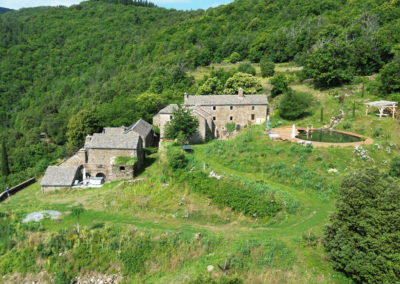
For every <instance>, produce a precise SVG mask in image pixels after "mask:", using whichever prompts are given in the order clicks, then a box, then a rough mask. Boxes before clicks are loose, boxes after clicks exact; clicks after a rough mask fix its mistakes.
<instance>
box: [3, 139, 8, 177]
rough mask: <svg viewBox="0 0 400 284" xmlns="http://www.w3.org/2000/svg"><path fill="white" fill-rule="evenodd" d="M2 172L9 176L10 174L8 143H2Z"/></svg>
mask: <svg viewBox="0 0 400 284" xmlns="http://www.w3.org/2000/svg"><path fill="white" fill-rule="evenodd" d="M1 173H2V175H3V176H5V177H6V176H8V175H9V174H10V168H9V165H8V153H7V148H6V143H4V141H3V143H1Z"/></svg>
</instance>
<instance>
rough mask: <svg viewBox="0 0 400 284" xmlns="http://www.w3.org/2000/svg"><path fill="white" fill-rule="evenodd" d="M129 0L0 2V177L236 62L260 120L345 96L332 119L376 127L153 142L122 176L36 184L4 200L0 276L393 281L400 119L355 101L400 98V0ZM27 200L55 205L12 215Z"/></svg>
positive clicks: (50, 157) (197, 89)
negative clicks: (194, 0) (304, 137)
mask: <svg viewBox="0 0 400 284" xmlns="http://www.w3.org/2000/svg"><path fill="white" fill-rule="evenodd" d="M115 2H119V3H120V4H116V3H115ZM130 2H131V1H124V0H104V1H86V2H82V3H81V4H79V5H73V6H71V7H69V8H67V7H40V8H32V9H22V10H18V11H12V12H9V13H5V14H2V15H0V34H1V35H2V36H1V37H0V99H1V102H2V103H1V104H0V117H1V119H0V121H1V125H0V144H1V153H0V156H1V165H0V166H1V172H0V192H1V191H2V190H3V189H4V188H5V187H6V186H7V185H8V186H12V185H15V184H17V183H19V182H21V181H23V180H26V179H27V178H30V177H37V178H40V176H41V175H42V174H43V172H44V170H45V169H46V167H47V166H48V165H50V164H55V163H57V162H58V161H60V160H62V159H64V158H66V157H69V156H70V155H71V154H73V153H74V152H75V151H76V149H78V148H79V146H81V145H82V142H83V141H82V137H85V135H87V134H90V133H91V132H94V131H100V130H101V128H102V127H105V126H122V125H125V126H126V125H130V124H131V123H133V122H135V121H136V120H138V119H139V118H143V119H145V120H147V121H149V122H151V119H152V117H153V115H154V114H155V113H157V112H158V111H159V110H160V109H161V108H163V107H164V106H166V105H167V104H169V103H180V102H182V100H183V93H185V92H187V93H190V94H198V95H201V94H210V93H224V92H225V91H226V90H230V89H232V85H229V84H228V82H232V81H234V79H235V78H238V77H239V78H240V76H242V75H243V74H241V73H248V74H251V75H246V76H247V77H244V78H248V81H247V82H245V83H249V82H254V85H255V86H251V87H249V89H252V91H253V90H255V92H257V93H267V94H268V95H270V96H269V105H270V110H271V126H272V127H273V128H278V127H285V126H291V125H292V124H296V125H297V126H302V127H307V126H311V127H314V128H318V127H322V126H325V125H328V124H329V123H330V120H331V118H332V117H336V116H338V115H339V114H340V113H342V112H343V120H342V121H341V122H340V123H339V124H338V125H337V126H336V129H338V130H342V131H349V132H354V133H357V134H360V135H364V136H367V137H371V138H372V139H373V143H372V144H371V145H368V146H365V147H362V148H361V150H360V149H359V150H357V151H356V150H355V149H354V147H341V148H339V147H338V148H336V147H327V148H325V147H323V148H317V147H304V146H301V145H297V144H295V143H291V142H283V141H274V140H271V139H269V138H268V137H267V136H266V135H265V126H251V127H247V128H244V129H242V130H241V131H240V132H239V133H238V135H237V136H235V137H234V138H232V139H229V140H226V141H209V142H207V143H204V144H202V145H195V146H194V152H193V153H192V154H187V153H182V152H181V149H180V148H181V147H180V145H178V143H173V142H166V143H163V144H162V145H161V147H160V151H159V152H158V153H155V154H151V155H150V156H148V157H147V160H146V168H145V170H144V171H143V172H141V173H140V175H139V176H138V177H136V178H135V179H134V180H128V181H117V182H112V183H107V184H106V185H105V186H104V187H103V188H101V189H65V190H61V191H57V192H53V193H49V194H43V193H41V191H40V186H39V184H38V183H37V184H34V185H32V186H30V187H28V188H27V189H25V190H23V191H21V192H20V193H18V194H16V195H15V196H12V197H11V198H9V199H7V200H6V201H4V202H1V203H0V282H5V283H27V282H29V283H31V282H33V281H36V282H37V283H63V284H64V283H65V284H67V283H68V284H69V283H71V281H73V280H77V277H80V279H81V280H89V279H90V278H93V277H94V278H96V279H100V280H104V279H108V278H110V277H111V278H115V283H188V284H203V283H204V284H205V283H211V284H241V283H249V284H250V283H251V284H253V283H260V284H261V283H318V284H319V283H396V281H398V280H399V279H400V276H399V271H400V267H399V265H398V263H399V261H398V260H399V259H400V256H399V253H398V252H399V251H400V250H399V249H398V239H399V231H398V228H399V227H400V225H399V224H398V220H400V218H399V212H400V209H399V205H398V202H397V201H398V199H399V192H400V191H399V187H400V182H399V179H398V177H399V176H400V171H399V168H400V158H397V159H396V157H400V143H399V141H400V123H399V120H398V119H392V118H390V117H383V118H380V117H378V116H377V115H376V113H374V112H372V111H371V113H370V114H369V115H366V114H365V105H364V103H365V102H367V101H372V100H393V101H398V102H400V95H399V94H400V71H399V70H400V51H399V50H400V49H399V46H400V45H399V44H400V29H399V27H400V26H399V25H400V20H399V19H400V17H399V16H400V4H399V3H400V2H399V1H397V0H391V1H384V0H368V1H365V0H364V1H361V0H354V1H336V0H324V1H317V0H307V1H300V0H270V1H266V0H236V1H234V2H233V3H231V4H229V5H224V6H220V7H216V8H211V9H208V10H207V11H203V10H198V11H176V10H167V9H164V8H159V7H153V6H152V5H151V4H149V3H147V2H146V1H144V2H143V1H135V3H136V4H135V5H133V3H130ZM121 3H122V4H121ZM127 4H129V5H127ZM265 66H267V67H268V66H269V69H272V71H271V70H269V73H268V72H267V73H268V74H264V72H265V69H266V67H265ZM271 66H272V67H271ZM267 69H268V68H267ZM272 73H273V74H272ZM235 75H236V77H235ZM242 77H243V76H242ZM257 82H259V84H258V83H257ZM234 83H235V84H236V83H237V84H238V86H241V85H240V84H242V83H243V82H234ZM235 86H236V85H235ZM260 86H261V87H260ZM246 87H248V84H246ZM281 93H282V94H281ZM293 98H295V101H294V102H293V101H291V102H290V101H289V103H288V104H287V105H289V108H288V107H286V108H283V107H282V105H284V104H283V103H282V101H285V100H290V99H292V100H293ZM298 105H304V106H305V107H304V109H300V111H299V110H298V108H296V106H298ZM293 109H294V110H296V111H298V113H296V112H295V111H293ZM289 112H292V114H293V113H295V115H294V116H292V117H288V116H287V113H289ZM285 115H286V116H285ZM397 115H398V114H397ZM289 119H290V120H289ZM74 131H75V132H76V133H79V135H81V136H82V137H80V138H79V139H76V138H75V136H73V135H71V132H74ZM174 157H175V158H176V157H178V158H176V159H177V161H174V159H175V158H174ZM173 162H175V163H173ZM369 168H373V169H372V170H371V169H370V170H367V169H369ZM212 173H214V176H215V175H217V176H221V179H216V178H214V177H212V176H213V174H212ZM396 176H397V177H396ZM360 208H361V209H363V210H361V209H360ZM365 208H366V209H365ZM39 210H56V211H59V212H61V213H62V215H61V217H60V218H58V219H56V220H51V219H48V218H47V219H45V220H44V221H41V222H38V223H26V224H25V223H22V222H21V221H22V219H23V218H24V217H25V216H26V215H27V214H29V213H32V212H35V211H39ZM393 220H395V221H393ZM327 226H329V227H327ZM338 232H339V233H338Z"/></svg>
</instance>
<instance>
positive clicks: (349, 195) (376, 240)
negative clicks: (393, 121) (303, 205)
mask: <svg viewBox="0 0 400 284" xmlns="http://www.w3.org/2000/svg"><path fill="white" fill-rule="evenodd" d="M399 199H400V185H399V183H398V182H395V180H393V179H391V178H389V177H388V176H387V175H386V174H382V173H380V172H379V170H378V169H376V168H375V169H374V168H372V169H367V170H364V171H361V172H357V173H353V174H350V175H349V176H347V177H346V178H345V179H344V181H343V183H342V186H341V189H340V192H339V197H338V200H337V204H336V208H337V211H336V212H335V213H334V214H333V215H332V216H331V218H330V219H331V224H330V225H328V226H327V228H326V230H325V237H324V245H325V248H326V250H327V251H328V254H329V257H330V259H331V260H332V261H333V263H334V266H335V268H336V269H338V270H340V271H343V272H344V273H346V274H347V275H349V276H350V277H351V278H352V279H353V280H355V282H357V283H398V282H399V281H400V265H399V260H400V246H399V238H400V203H399Z"/></svg>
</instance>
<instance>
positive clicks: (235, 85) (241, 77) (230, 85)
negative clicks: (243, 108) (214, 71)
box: [224, 72, 262, 94]
mask: <svg viewBox="0 0 400 284" xmlns="http://www.w3.org/2000/svg"><path fill="white" fill-rule="evenodd" d="M239 88H242V89H243V90H244V93H245V94H255V93H257V92H259V91H261V90H262V86H261V83H260V81H259V80H258V79H257V78H256V77H254V76H253V75H250V74H246V73H240V72H239V73H236V74H235V75H233V76H232V77H231V78H229V79H228V80H227V81H226V83H225V90H224V93H225V94H236V93H237V91H238V90H239Z"/></svg>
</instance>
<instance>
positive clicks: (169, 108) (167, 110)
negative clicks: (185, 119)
mask: <svg viewBox="0 0 400 284" xmlns="http://www.w3.org/2000/svg"><path fill="white" fill-rule="evenodd" d="M177 108H178V105H177V104H171V105H168V106H166V107H165V108H163V109H162V110H160V111H159V112H158V114H172V112H173V111H174V110H175V109H177Z"/></svg>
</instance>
